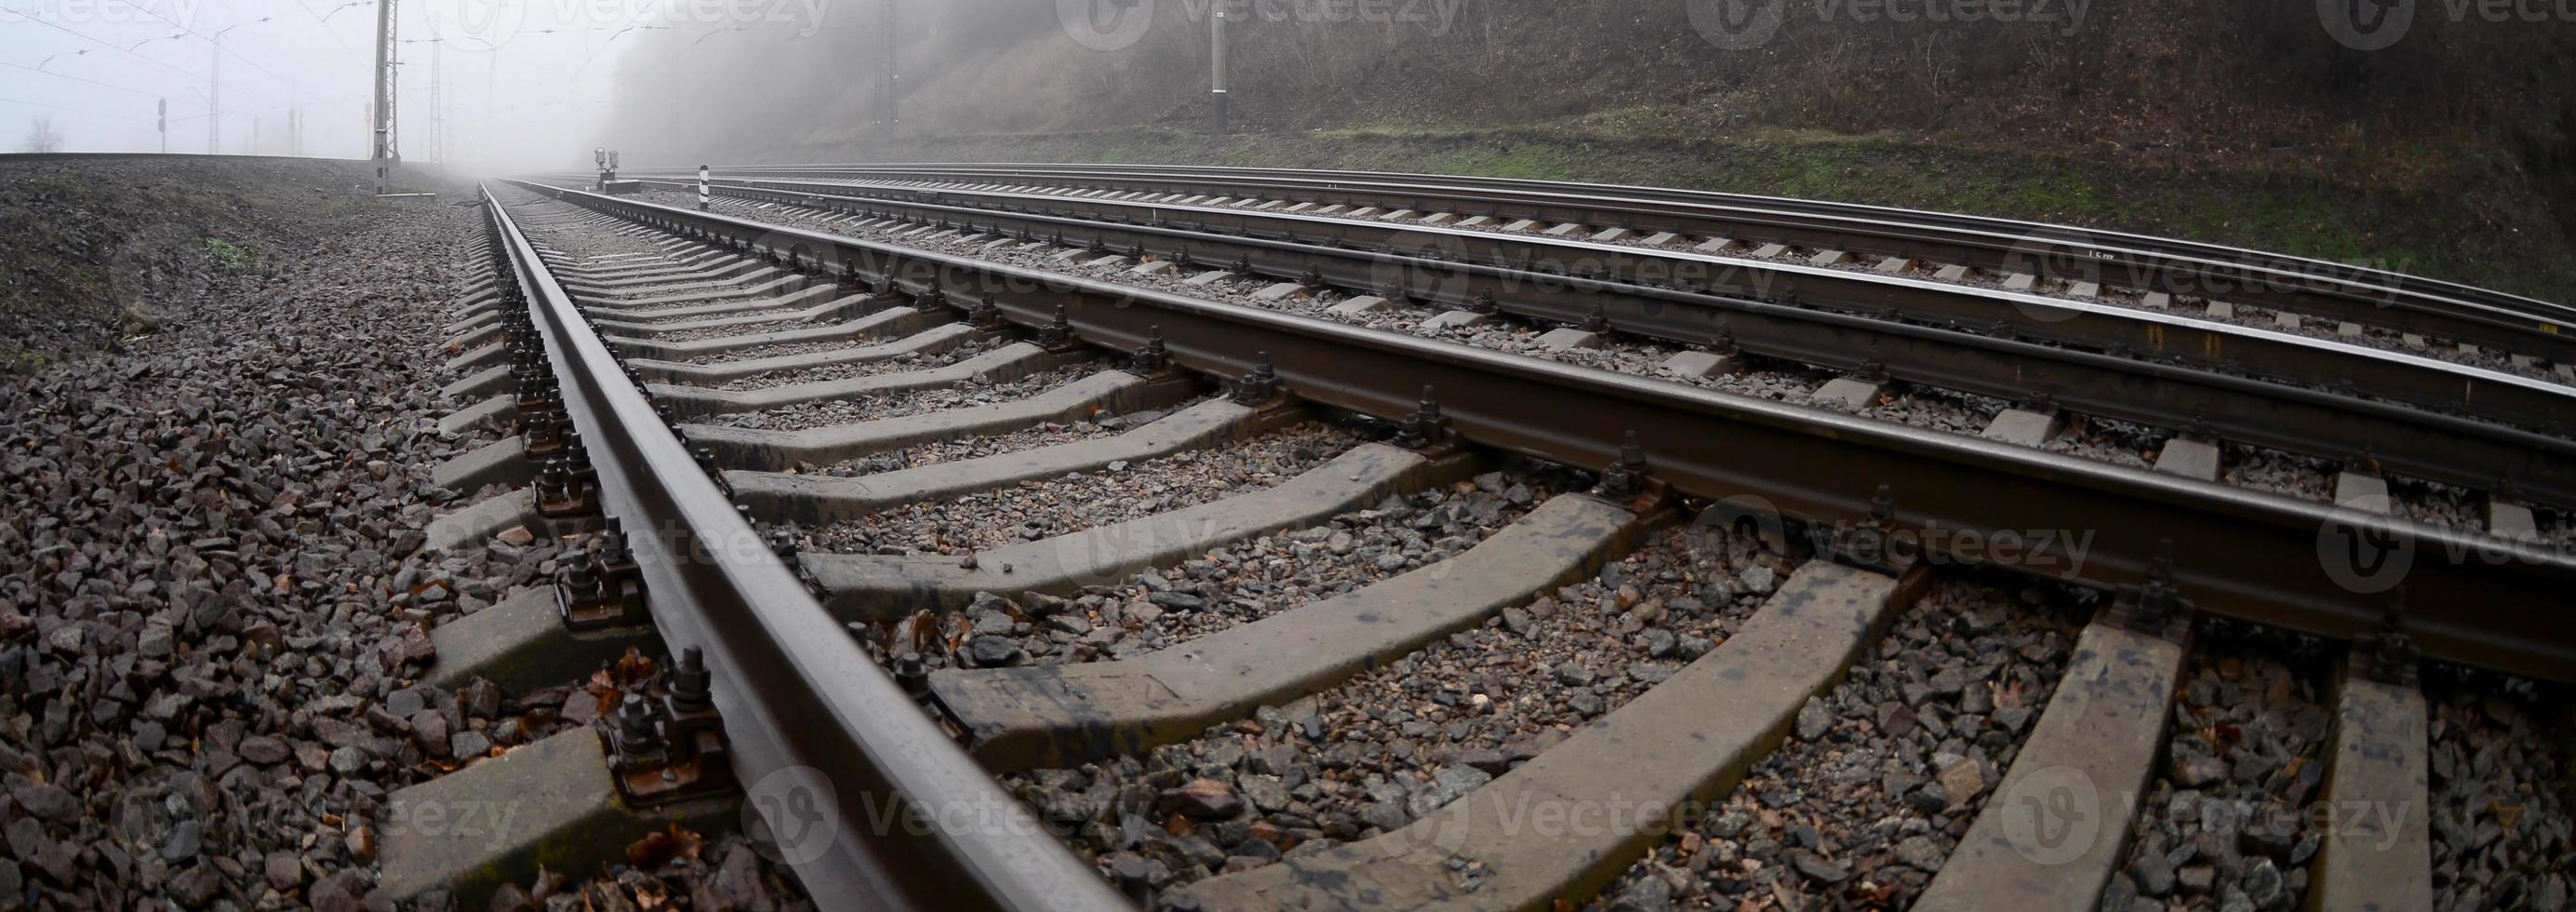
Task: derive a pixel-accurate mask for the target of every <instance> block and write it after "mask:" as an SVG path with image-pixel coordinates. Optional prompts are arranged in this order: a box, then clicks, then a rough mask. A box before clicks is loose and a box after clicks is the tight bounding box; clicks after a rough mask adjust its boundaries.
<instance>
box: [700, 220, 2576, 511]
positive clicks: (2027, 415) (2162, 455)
mask: <svg viewBox="0 0 2576 912" xmlns="http://www.w3.org/2000/svg"><path fill="white" fill-rule="evenodd" d="M776 212H777V213H778V214H800V213H801V214H803V215H804V216H805V217H807V218H809V219H812V220H815V221H816V222H817V224H819V225H820V226H821V227H824V228H826V229H827V230H833V231H836V232H841V233H845V234H851V235H853V236H859V235H863V234H877V235H888V234H890V235H891V236H892V237H893V238H894V239H896V240H901V241H905V242H908V243H916V244H930V245H941V246H949V247H958V246H967V247H971V246H973V244H971V243H963V241H961V239H964V240H973V241H977V242H981V239H980V238H976V237H975V234H974V232H975V230H976V229H974V228H972V227H968V226H959V227H954V228H942V227H940V226H938V225H936V224H933V223H929V222H914V221H907V220H902V219H883V218H871V217H868V216H865V215H854V214H851V213H849V212H846V211H844V210H841V209H838V208H828V209H812V208H797V207H788V208H784V209H779V210H776ZM1014 243H1016V242H1013V241H1012V240H1011V239H1010V238H1008V237H1007V236H1004V237H1002V239H1000V240H994V241H990V242H989V243H988V244H987V246H988V247H989V246H990V245H992V244H1001V245H1004V246H1005V247H1010V245H1012V244H1014ZM1014 249H1018V250H1023V251H1025V250H1046V249H1050V247H1049V245H1048V244H1047V243H1046V242H1043V241H1039V242H1029V243H1025V244H1019V245H1018V246H1017V247H1016V248H1014ZM1067 254H1070V255H1075V256H1074V258H1073V260H1069V261H1068V262H1076V263H1078V264H1079V266H1081V267H1083V268H1086V271H1090V272H1092V273H1093V274H1097V275H1102V276H1104V277H1106V278H1108V279H1110V280H1111V281H1122V280H1126V279H1127V276H1126V275H1125V274H1126V273H1128V272H1130V271H1131V270H1132V271H1137V272H1141V271H1143V270H1146V269H1152V268H1157V267H1165V266H1168V264H1169V263H1170V262H1171V261H1170V260H1167V259H1155V258H1152V257H1150V256H1149V257H1148V258H1147V259H1145V260H1143V261H1141V262H1140V261H1137V260H1135V259H1132V258H1130V257H1127V256H1123V255H1118V254H1115V253H1112V254H1106V255H1101V256H1097V257H1091V256H1088V255H1086V251H1085V250H1084V249H1083V248H1080V247H1074V248H1064V249H1063V253H1062V254H1059V257H1061V256H1063V255H1067ZM1238 278H1240V277H1239V276H1237V275H1235V274H1233V273H1230V272H1228V271H1227V270H1212V271H1208V272H1203V273H1199V274H1198V275H1197V276H1195V277H1194V278H1193V279H1192V280H1191V282H1189V283H1187V284H1191V285H1202V284H1209V281H1212V282H1214V283H1215V284H1214V285H1211V286H1210V287H1211V288H1214V287H1216V286H1218V285H1224V284H1227V283H1229V282H1231V281H1233V280H1236V279H1238ZM1202 280H1209V281H1202ZM1255 281H1256V282H1257V281H1258V280H1255ZM1327 290H1328V289H1326V288H1322V287H1315V286H1309V285H1303V284H1299V283H1297V282H1282V283H1277V284H1275V285H1272V286H1271V287H1269V288H1268V289H1265V290H1264V291H1263V292H1261V293H1260V294H1259V295H1257V297H1259V298H1262V299H1264V300H1282V299H1290V298H1303V297H1306V296H1309V295H1316V294H1323V293H1326V292H1327ZM1400 308H1401V305H1398V304H1396V303H1394V302H1391V301H1388V300H1387V299H1385V298H1382V297H1377V296H1373V295H1361V296H1358V297H1352V298H1349V299H1346V300H1345V301H1344V302H1343V303H1340V304H1337V305H1335V306H1334V307H1333V308H1332V313H1333V314H1335V315H1340V314H1356V313H1373V312H1389V311H1396V310H1399V309H1400ZM1434 309H1436V306H1435V308H1434ZM1496 319H1508V318H1506V317H1503V316H1501V315H1499V314H1488V313H1483V312H1475V311H1465V310H1457V311H1447V312H1442V313H1439V314H1437V315H1435V316H1432V317H1431V318H1430V319H1429V320H1428V321H1426V322H1425V325H1439V326H1449V325H1456V326H1471V325H1482V324H1485V323H1487V322H1489V321H1492V320H1496ZM1527 322H1529V323H1530V324H1531V325H1532V326H1533V327H1534V328H1546V327H1549V326H1557V325H1558V324H1555V323H1553V322H1552V321H1549V320H1546V319H1532V320H1528V321H1527ZM1612 331H1613V329H1612V328H1611V327H1606V326H1595V325H1593V324H1592V323H1591V322H1586V323H1578V324H1572V325H1562V326H1560V327H1559V328H1556V329H1552V330H1549V331H1547V332H1545V333H1544V334H1541V335H1539V336H1537V341H1538V342H1539V343H1541V344H1542V345H1543V346H1546V347H1551V348H1574V349H1580V348H1591V347H1596V346H1599V345H1601V344H1602V343H1603V342H1604V340H1605V339H1607V338H1608V337H1609V336H1610V334H1611V333H1612ZM1751 356H1752V353H1751V352H1748V351H1746V350H1744V349H1742V348H1740V347H1733V346H1720V347H1719V348H1718V350H1716V351H1702V350H1697V349H1692V350H1682V351H1678V352H1677V353H1675V354H1673V355H1672V357H1671V358H1669V359H1668V360H1667V361H1666V362H1665V364H1664V365H1663V367H1662V369H1661V373H1664V374H1668V375H1672V376H1676V377H1705V376H1714V375H1718V374H1729V373H1738V372H1742V371H1744V370H1746V369H1747V368H1748V366H1749V364H1750V361H1751ZM1793 360H1795V359H1793ZM1824 363H1825V364H1828V365H1830V364H1832V363H1833V362H1832V361H1831V360H1830V359H1828V360H1826V361H1825V362H1824ZM1888 373H1889V372H1888V371H1887V369H1886V368H1885V366H1884V365H1880V366H1877V367H1875V368H1871V367H1870V366H1868V365H1864V369H1863V370H1862V372H1861V373H1859V374H1857V375H1853V376H1845V377H1841V378H1838V379H1834V380H1832V381H1830V382H1828V383H1826V384H1824V385H1823V386H1822V387H1821V388H1819V389H1816V390H1815V391H1814V392H1813V398H1814V399H1815V400H1816V401H1818V402H1821V403H1840V404H1841V405H1842V406H1843V407H1845V408H1847V409H1848V410H1860V409H1862V408H1864V407H1866V406H1867V405H1868V404H1870V403H1873V402H1875V401H1878V400H1879V399H1880V398H1881V397H1882V396H1885V395H1890V394H1892V393H1894V392H1896V391H1897V390H1898V389H1899V388H1900V386H1901V385H1902V383H1901V382H1900V381H1898V380H1896V379H1895V378H1893V377H1890V376H1888ZM1934 385H1936V386H1938V385H1939V384H1938V383H1935V384H1934ZM1968 391H1970V392H1975V391H1976V390H1974V389H1971V390H1968ZM679 394H680V395H682V396H683V397H687V398H684V401H687V399H689V398H694V397H696V396H698V395H701V394H694V393H689V392H687V391H679ZM706 395H713V396H716V397H717V398H719V399H726V398H729V397H728V396H727V395H726V394H706ZM775 395H778V394H774V393H773V394H768V395H764V396H762V397H759V401H762V402H765V403H773V404H789V403H788V401H787V400H784V399H778V398H771V397H772V396H775ZM2061 397H2063V398H2061ZM2114 398H2118V397H2114ZM2079 400H2080V401H2079ZM2098 400H2099V397H2091V398H2087V397H2081V396H2065V391H2063V390H2061V391H2059V395H2055V396H2052V395H2047V394H2042V395H2038V396H2035V397H2029V398H2027V399H2025V400H2024V401H2018V402H2015V403H2014V404H2013V406H2012V407H2010V408H2007V409H2004V410H2002V411H2001V412H1999V413H1998V414H1996V415H1995V416H1994V417H1993V419H1992V421H1991V423H1990V424H1988V425H1987V426H1986V427H1984V428H1983V430H1982V436H1984V437H1986V438H1988V439H1993V440H1998V441H2003V442H2007V443H2013V444H2017V445H2021V446H2043V445H2045V444H2047V443H2048V442H2049V441H2050V440H2051V439H2052V438H2053V437H2055V436H2056V435H2057V434H2058V433H2059V432H2060V430H2061V429H2063V428H2065V427H2066V426H2067V425H2068V423H2069V421H2070V419H2071V417H2072V416H2073V415H2074V414H2077V413H2093V414H2101V415H2105V416H2108V417H2114V418H2137V417H2141V416H2139V415H2136V414H2132V413H2129V412H2124V411H2119V410H2117V409H2116V408H2113V409H2101V410H2098V411H2097V408H2095V407H2098V405H2099V402H2098ZM684 407H689V408H695V407H696V406H694V405H688V406H684ZM2363 407H2364V408H2368V407H2369V406H2367V405H2364V406H2363ZM2243 417H2249V418H2250V416H2243ZM2267 421H2268V419H2264V420H2256V421H2252V422H2251V423H2248V422H2247V421H2240V420H2236V419H2235V418H2230V419H2226V420H2222V421H2220V422H2216V423H2217V424H2221V425H2224V427H2223V428H2219V429H2218V430H2219V431H2220V432H2218V433H2213V428H2212V424H2213V423H2212V422H2210V421H2209V420H2208V419H2207V416H2206V415H2202V416H2201V417H2200V418H2199V419H2197V420H2195V422H2194V423H2192V424H2191V425H2190V426H2187V427H2185V426H2178V425H2177V426H2167V427H2166V429H2167V430H2168V431H2171V432H2174V433H2173V436H2171V437H2170V438H2168V439H2167V440H2166V441H2165V442H2164V444H2163V445H2162V446H2161V447H2160V448H2159V452H2158V456H2157V462H2156V463H2155V467H2156V468H2157V469H2158V470H2160V471H2165V472H2169V473H2172V474H2176V475H2179V476H2182V477H2188V478H2196V479H2200V480H2217V479H2218V478H2219V477H2220V475H2221V468H2222V466H2221V459H2220V456H2221V446H2222V443H2221V441H2222V440H2224V439H2231V438H2233V439H2246V442H2248V443H2250V444H2254V445H2258V446H2268V445H2272V444H2283V443H2287V444H2290V445H2292V446H2297V447H2298V449H2296V450H2294V452H2298V453H2299V454H2300V455H2303V456H2309V457H2317V458H2323V459H2326V460H2328V461H2334V462H2340V463H2342V468H2341V471H2339V472H2337V473H2336V474H2335V475H2334V476H2333V478H2332V479H2331V485H2330V487H2331V490H2330V492H2328V493H2329V494H2330V495H2331V498H2332V502H2334V503H2336V504H2340V505H2348V506H2351V507H2352V508H2354V509H2367V510H2374V511H2378V512H2390V511H2395V510H2398V509H2399V508H2400V507H2401V506H2402V503H2401V502H2400V501H2399V500H2397V499H2394V498H2392V497H2391V496H2390V489H2389V486H2388V482H2387V480H2386V478H2387V476H2390V475H2404V474H2413V473H2414V472H2413V471H2412V470H2419V469H2425V468H2428V467H2432V466H2433V463H2434V462H2437V461H2438V460H2436V461H2428V460H2425V459H2415V458H2406V457H2401V456H2397V455H2395V454H2393V453H2389V452H2385V451H2380V450H2376V449H2375V448H2373V447H2371V446H2368V445H2364V446H2362V447H2361V448H2360V449H2359V450H2357V451H2355V452H2336V451H2335V450H2336V449H2337V447H2339V446H2340V444H2341V443H2351V442H2355V441H2350V440H2347V441H2341V442H2339V443H2336V444H2329V445H2327V446H2324V447H2318V446H2316V445H2314V444H2313V443H2310V444H2308V445H2304V446H2301V445H2300V444H2299V443H2296V442H2293V440H2294V439H2295V438H2294V437H2293V438H2284V437H2279V436H2263V437H2254V438H2240V437H2238V435H2236V434H2230V433H2225V432H2227V431H2241V430H2244V429H2247V428H2251V427H2253V426H2254V425H2255V424H2263V423H2266V422H2267ZM2456 443H2457V439H2456V438H2448V437H2446V438H2444V445H2443V446H2442V447H2441V448H2440V449H2441V452H2442V453H2443V457H2442V458H2443V459H2452V458H2453V457H2456V456H2457V455H2459V454H2458V451H2457V449H2456ZM2556 445H2557V444H2552V446H2556ZM2533 458H2538V459H2542V460H2543V461H2547V459H2548V457H2533ZM2456 467H2457V464H2456V462H2455V463H2454V464H2453V465H2452V466H2451V467H2450V468H2453V469H2456ZM2427 477H2428V478H2430V479H2431V480H2435V481H2439V482H2442V483H2446V484H2460V483H2462V482H2466V481H2468V478H2467V476H2466V475H2461V474H2457V473H2455V472H2443V471H2440V470H2439V469H2438V468H2437V469H2436V471H2434V473H2433V474H2432V475H2429V476H2427ZM2481 487H2483V488H2485V489H2487V490H2489V491H2490V492H2491V493H2489V495H2488V496H2487V497H2485V498H2484V500H2485V502H2484V503H2483V504H2481V505H2480V508H2479V510H2478V516H2479V518H2480V521H2481V522H2482V526H2483V528H2484V529H2485V531H2487V532H2488V533H2489V534H2491V535H2494V536H2498V537H2501V538H2504V539H2507V540H2511V541H2518V542H2535V543H2536V542H2538V541H2540V540H2542V538H2543V536H2542V530H2541V527H2540V526H2539V524H2538V523H2537V521H2536V520H2535V518H2534V514H2533V511H2532V508H2531V506H2530V505H2529V504H2528V503H2527V502H2526V499H2527V498H2530V497H2531V495H2532V491H2531V489H2530V488H2529V487H2528V486H2525V485H2522V484H2516V483H2514V482H2513V481H2511V480H2510V479H2508V480H2504V481H2498V480H2496V479H2489V480H2488V481H2487V482H2485V483H2480V484H2473V485H2471V486H2470V489H2471V490H2478V489H2479V488H2481Z"/></svg>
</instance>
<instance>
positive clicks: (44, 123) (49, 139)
mask: <svg viewBox="0 0 2576 912" xmlns="http://www.w3.org/2000/svg"><path fill="white" fill-rule="evenodd" d="M62 150H63V134H62V131H60V130H56V129H54V119H53V118H51V117H47V116H45V115H42V114H38V115H36V119H35V124H34V126H32V127H30V128H29V129H28V130H27V141H26V143H25V144H24V145H22V146H20V147H19V149H18V151H20V152H60V151H62Z"/></svg>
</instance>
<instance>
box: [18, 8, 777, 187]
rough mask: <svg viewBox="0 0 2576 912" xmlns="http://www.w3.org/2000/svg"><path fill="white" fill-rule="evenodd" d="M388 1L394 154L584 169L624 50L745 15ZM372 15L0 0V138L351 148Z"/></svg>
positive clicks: (301, 150)
mask: <svg viewBox="0 0 2576 912" xmlns="http://www.w3.org/2000/svg"><path fill="white" fill-rule="evenodd" d="M803 2H806V3H812V4H820V3H823V2H827V0H803ZM788 7H789V8H791V9H794V8H800V2H799V0H789V3H788ZM396 9H397V11H398V15H397V17H396V19H397V23H398V24H397V28H396V35H397V40H398V45H397V47H398V48H399V51H398V60H399V69H398V72H399V74H400V75H399V77H398V80H397V87H398V89H397V91H398V94H397V96H396V97H397V102H396V105H395V111H396V117H397V120H396V145H397V150H398V152H399V153H400V155H401V157H402V158H403V159H404V160H405V161H406V162H410V163H438V164H443V165H447V166H450V167H453V168H457V169H463V170H467V171H470V172H474V173H504V172H510V171H519V170H528V169H555V168H567V167H578V166H585V165H586V164H587V163H588V162H589V161H590V158H591V156H590V150H591V149H592V147H594V146H596V145H599V144H600V143H601V142H602V141H603V137H602V135H601V134H602V127H603V124H605V122H606V119H607V116H608V112H609V106H610V101H611V98H612V97H613V94H614V88H615V87H614V86H613V85H612V80H613V79H614V78H615V77H614V74H615V73H616V72H617V71H618V64H619V62H620V58H621V56H623V55H624V54H626V53H628V52H630V51H632V50H633V49H635V48H636V47H638V46H639V43H640V42H639V39H640V38H642V37H644V36H647V35H653V34H656V33H661V32H669V33H672V34H675V35H677V34H686V35H687V36H689V37H691V38H697V37H706V36H708V35H709V33H711V32H728V33H729V32H735V31H737V29H736V28H735V27H734V26H735V25H736V24H737V19H739V18H741V17H737V16H735V15H734V14H733V13H731V12H728V11H727V9H726V8H725V7H723V6H722V5H720V4H703V3H691V2H688V0H533V2H519V0H511V2H506V3H504V2H495V0H405V2H398V3H397V6H396ZM377 15H378V13H377V9H376V4H375V2H374V0H355V2H352V0H230V2H219V0H0V35H5V36H6V40H5V41H0V151H6V152H19V151H34V149H32V148H31V146H32V145H33V142H32V141H33V140H34V138H35V134H36V132H37V129H36V125H37V122H38V120H39V119H42V120H44V121H47V122H49V124H50V132H51V133H52V134H54V135H55V136H57V137H58V140H59V151H65V152H159V151H168V152H172V153H204V152H208V151H210V150H211V151H219V152H221V153H224V154H260V155H305V156H316V157H333V158H365V157H367V156H368V154H369V130H370V124H369V111H370V104H371V96H372V93H373V65H374V59H375V50H374V42H375V32H376V24H377ZM760 18H762V17H751V19H752V21H753V22H754V23H755V24H757V21H758V20H759V19H760ZM716 37H719V38H721V37H723V36H721V35H718V36H716ZM218 42H220V45H218ZM219 46H220V51H218V47H219ZM164 103H166V104H167V106H168V108H167V110H168V124H167V130H166V133H165V132H164V131H163V130H162V128H161V126H160V124H159V122H158V117H159V110H160V105H162V104H164ZM210 110H213V111H215V112H216V113H217V115H218V116H215V117H212V118H210V117H209V111H210ZM298 118H300V121H301V122H300V128H299V124H298V123H297V120H298Z"/></svg>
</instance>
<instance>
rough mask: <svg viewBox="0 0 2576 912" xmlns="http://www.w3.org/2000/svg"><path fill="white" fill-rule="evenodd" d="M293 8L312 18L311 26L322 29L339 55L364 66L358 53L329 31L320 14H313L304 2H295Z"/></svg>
mask: <svg viewBox="0 0 2576 912" xmlns="http://www.w3.org/2000/svg"><path fill="white" fill-rule="evenodd" d="M295 8H296V9H300V10H303V11H304V15H307V16H311V17H313V24H315V25H318V26H321V27H322V34H325V35H329V36H331V43H332V44H336V45H339V46H340V53H342V54H344V55H347V56H348V58H349V62H350V63H354V64H358V65H359V66H365V65H366V61H363V60H359V59H358V52H357V51H354V50H351V49H350V48H349V43H348V42H346V41H342V40H340V33H339V32H335V31H332V30H331V23H330V21H329V20H327V19H324V18H322V14H321V13H317V12H314V11H313V7H312V6H311V5H310V4H307V3H305V2H304V0H295Z"/></svg>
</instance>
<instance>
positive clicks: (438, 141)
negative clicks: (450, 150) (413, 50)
mask: <svg viewBox="0 0 2576 912" xmlns="http://www.w3.org/2000/svg"><path fill="white" fill-rule="evenodd" d="M445 43H446V42H442V41H432V42H430V43H429V160H430V161H432V162H437V163H440V164H444V163H446V161H447V108H446V105H445V103H444V102H442V101H441V100H440V99H439V92H438V84H439V82H440V81H441V77H442V76H443V74H442V73H440V72H439V66H438V64H439V58H440V56H441V55H440V54H439V52H438V49H439V48H440V47H441V46H442V45H444V44H445Z"/></svg>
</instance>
